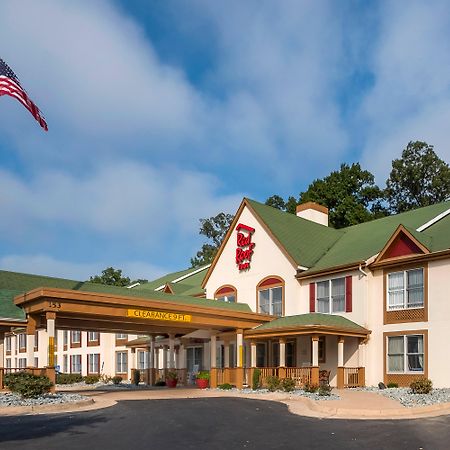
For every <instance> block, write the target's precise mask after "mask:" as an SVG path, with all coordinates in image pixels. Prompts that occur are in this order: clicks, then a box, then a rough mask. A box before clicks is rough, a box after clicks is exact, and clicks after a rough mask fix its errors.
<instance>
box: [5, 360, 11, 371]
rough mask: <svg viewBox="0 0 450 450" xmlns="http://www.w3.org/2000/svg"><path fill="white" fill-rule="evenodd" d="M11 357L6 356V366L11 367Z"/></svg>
mask: <svg viewBox="0 0 450 450" xmlns="http://www.w3.org/2000/svg"><path fill="white" fill-rule="evenodd" d="M11 367H12V366H11V358H6V368H7V369H11Z"/></svg>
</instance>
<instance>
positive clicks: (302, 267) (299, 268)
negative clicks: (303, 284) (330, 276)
mask: <svg viewBox="0 0 450 450" xmlns="http://www.w3.org/2000/svg"><path fill="white" fill-rule="evenodd" d="M297 269H298V270H309V267H305V266H297Z"/></svg>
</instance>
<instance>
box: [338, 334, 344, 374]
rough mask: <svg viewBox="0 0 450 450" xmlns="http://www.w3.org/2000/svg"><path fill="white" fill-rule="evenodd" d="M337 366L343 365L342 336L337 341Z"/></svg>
mask: <svg viewBox="0 0 450 450" xmlns="http://www.w3.org/2000/svg"><path fill="white" fill-rule="evenodd" d="M338 367H344V338H339V341H338Z"/></svg>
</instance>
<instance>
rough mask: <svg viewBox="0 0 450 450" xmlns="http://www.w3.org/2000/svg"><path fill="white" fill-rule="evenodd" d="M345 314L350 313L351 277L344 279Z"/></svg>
mask: <svg viewBox="0 0 450 450" xmlns="http://www.w3.org/2000/svg"><path fill="white" fill-rule="evenodd" d="M345 312H352V277H351V276H348V277H345Z"/></svg>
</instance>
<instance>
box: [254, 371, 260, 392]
mask: <svg viewBox="0 0 450 450" xmlns="http://www.w3.org/2000/svg"><path fill="white" fill-rule="evenodd" d="M260 377H261V370H260V369H254V370H253V376H252V389H253V390H254V391H255V390H256V389H259V388H260V387H261V384H260V381H259V379H260Z"/></svg>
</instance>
